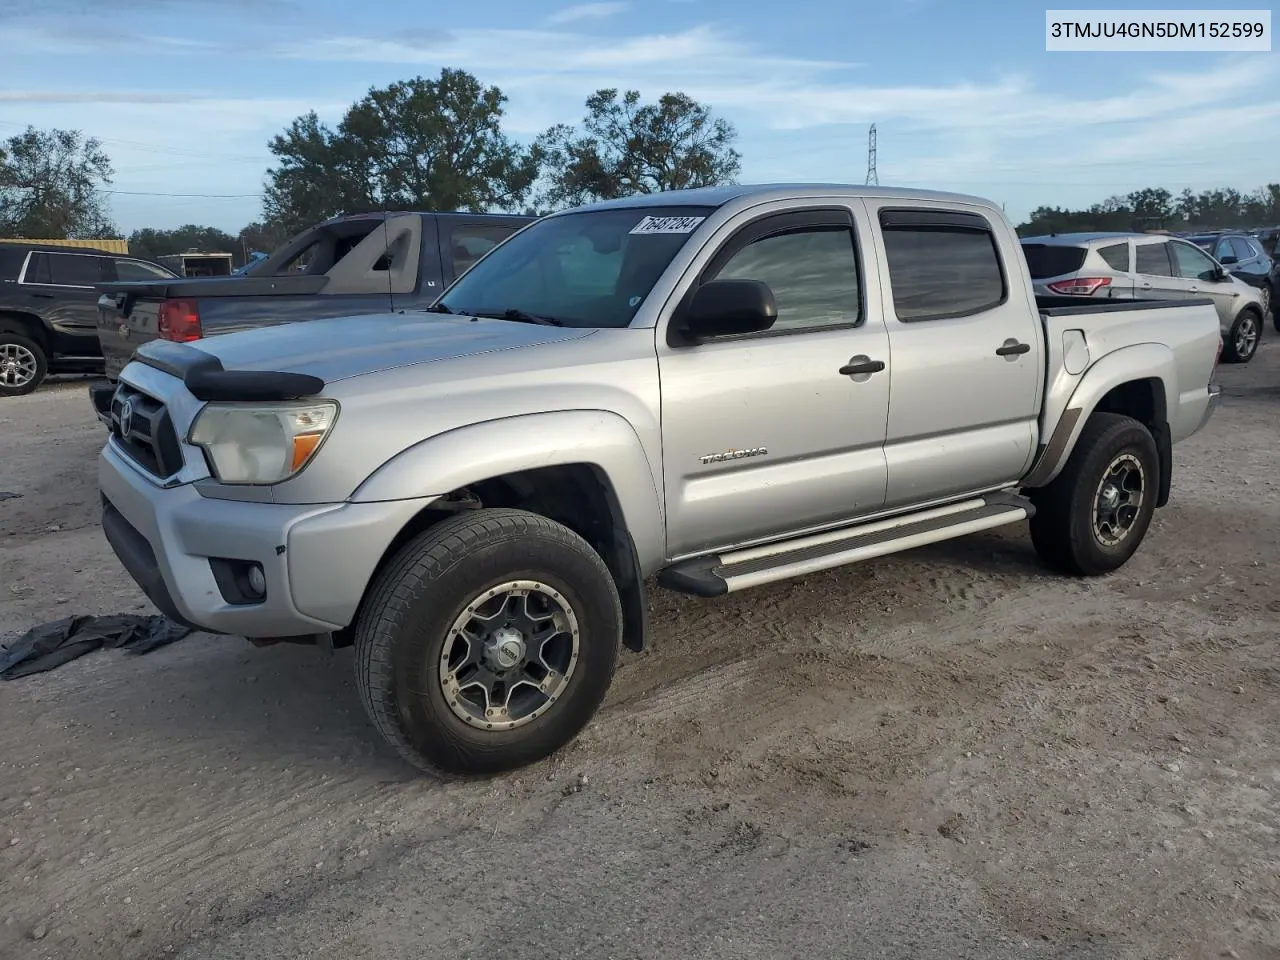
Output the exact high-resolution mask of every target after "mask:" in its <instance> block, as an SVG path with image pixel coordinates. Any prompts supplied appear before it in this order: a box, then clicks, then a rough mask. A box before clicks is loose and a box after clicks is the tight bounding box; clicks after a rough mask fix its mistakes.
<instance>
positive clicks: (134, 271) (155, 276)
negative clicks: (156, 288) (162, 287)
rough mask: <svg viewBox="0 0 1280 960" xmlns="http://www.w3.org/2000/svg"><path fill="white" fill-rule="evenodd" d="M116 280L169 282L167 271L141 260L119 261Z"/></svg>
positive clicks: (117, 262) (116, 262)
mask: <svg viewBox="0 0 1280 960" xmlns="http://www.w3.org/2000/svg"><path fill="white" fill-rule="evenodd" d="M115 264H116V279H118V280H168V279H170V274H169V272H168V271H167V270H163V269H161V268H160V267H156V266H152V265H151V264H149V263H143V262H142V261H141V260H117V261H115Z"/></svg>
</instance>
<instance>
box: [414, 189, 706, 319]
mask: <svg viewBox="0 0 1280 960" xmlns="http://www.w3.org/2000/svg"><path fill="white" fill-rule="evenodd" d="M711 209H712V208H709V207H685V206H676V207H631V208H619V209H605V210H592V211H583V212H578V213H568V214H562V215H559V216H553V217H547V218H545V219H543V220H539V221H536V222H535V223H534V224H533V225H531V226H530V227H528V228H527V229H525V230H522V231H521V232H520V233H518V234H516V236H514V237H511V238H510V239H509V240H508V241H507V242H506V243H504V244H503V245H502V246H501V247H499V248H498V249H497V250H494V251H493V254H492V255H491V256H488V257H485V258H484V259H483V260H482V261H480V262H479V263H477V264H475V266H474V267H473V268H472V269H470V270H468V271H467V272H466V273H465V274H464V275H463V276H462V277H460V278H459V279H458V281H457V282H456V283H454V284H453V286H451V287H450V288H449V290H448V291H447V292H446V293H445V295H444V296H443V297H441V298H440V301H439V305H440V306H444V307H447V308H448V309H450V310H452V311H453V312H454V313H460V314H477V313H484V314H498V315H501V314H503V313H505V312H506V311H508V310H520V311H523V312H525V313H532V314H539V315H542V316H548V317H554V318H555V319H557V320H559V321H561V322H562V323H564V324H566V325H567V326H571V327H625V326H627V325H628V324H629V323H630V322H631V320H632V318H633V317H634V316H635V314H636V311H637V310H639V309H640V306H641V305H642V304H643V303H644V300H645V297H647V296H648V295H649V291H650V290H652V289H653V285H654V284H655V283H656V282H657V280H658V278H659V277H660V276H662V273H663V271H665V270H666V269H667V266H668V265H669V264H670V263H671V259H672V258H673V257H674V256H675V255H676V253H677V251H679V250H680V248H681V247H683V246H684V245H685V244H686V243H687V242H688V240H689V237H690V235H691V234H692V233H693V231H694V230H696V229H697V226H698V224H700V223H701V222H702V221H703V220H704V219H706V217H707V215H708V214H710V213H711Z"/></svg>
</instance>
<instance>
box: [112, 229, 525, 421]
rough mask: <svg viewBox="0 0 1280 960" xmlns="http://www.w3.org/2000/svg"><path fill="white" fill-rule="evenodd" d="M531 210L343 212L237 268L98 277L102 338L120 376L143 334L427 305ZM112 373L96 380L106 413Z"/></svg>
mask: <svg viewBox="0 0 1280 960" xmlns="http://www.w3.org/2000/svg"><path fill="white" fill-rule="evenodd" d="M534 219H535V218H534V217H529V216H509V215H505V214H471V213H417V212H408V213H371V214H356V215H352V216H345V217H335V218H334V219H332V220H326V221H325V222H324V223H321V224H318V225H317V226H315V227H312V228H311V229H309V230H307V231H305V232H303V233H302V234H300V235H298V236H297V237H295V238H294V239H293V240H291V241H289V242H288V243H287V244H285V245H284V246H283V247H281V248H280V249H279V250H277V251H276V252H275V253H273V254H272V255H271V256H270V257H268V258H266V259H265V260H262V261H260V262H259V263H256V264H254V265H253V266H251V267H250V268H249V269H248V270H246V271H245V272H244V273H243V274H241V275H239V276H232V277H199V278H189V279H173V280H154V281H142V282H137V283H102V284H99V285H98V288H97V289H98V293H99V298H98V339H99V341H100V342H101V345H102V354H103V357H104V358H105V360H106V373H107V377H108V379H109V380H111V381H114V380H115V379H116V378H117V377H118V376H119V374H120V371H121V370H122V369H124V366H125V364H127V363H128V362H129V360H130V359H131V358H132V357H133V353H134V351H135V350H137V349H138V347H140V346H141V345H142V344H144V343H146V342H148V341H150V340H155V339H164V340H172V341H175V342H178V343H188V342H191V341H193V340H199V339H201V338H203V337H210V336H214V335H217V334H223V333H235V332H236V331H239V330H249V329H253V328H255V327H265V326H272V325H274V324H280V323H293V322H295V321H299V320H319V319H322V318H324V317H342V316H354V315H359V314H372V313H389V312H393V311H397V310H412V309H415V308H418V309H420V308H425V307H427V306H430V305H431V303H432V302H433V301H434V300H435V299H436V297H438V296H439V295H440V293H441V291H442V290H444V288H445V287H447V286H448V285H449V284H450V283H452V282H453V280H454V279H455V278H456V277H457V276H459V275H460V274H461V273H462V272H463V271H464V270H466V269H467V268H468V267H469V266H471V264H473V263H474V262H475V261H476V260H478V259H479V258H480V257H481V256H482V255H484V254H485V253H487V252H488V251H489V249H491V248H492V247H494V246H496V245H497V244H498V243H500V242H501V241H502V240H505V239H506V238H507V237H508V236H510V235H511V234H512V233H514V232H515V231H517V230H519V229H520V228H521V227H523V226H524V225H525V224H527V223H529V222H531V221H532V220H534ZM114 390H115V385H114V382H113V383H106V384H101V383H100V384H95V385H94V386H93V387H91V388H90V391H89V393H90V397H91V399H92V400H93V405H94V409H95V411H96V412H97V414H98V417H99V419H102V418H103V417H104V416H105V415H106V413H107V411H108V410H109V408H110V404H111V396H112V393H113V392H114Z"/></svg>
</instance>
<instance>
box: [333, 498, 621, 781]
mask: <svg viewBox="0 0 1280 960" xmlns="http://www.w3.org/2000/svg"><path fill="white" fill-rule="evenodd" d="M513 581H534V582H537V583H539V584H543V585H545V586H546V587H547V588H548V592H552V593H555V595H556V597H557V599H560V600H563V602H564V603H565V604H567V608H566V609H568V610H570V611H572V615H573V616H574V617H575V618H576V625H577V627H578V632H577V646H576V650H577V652H576V657H577V659H576V663H575V664H573V665H572V668H571V670H569V671H566V675H567V677H568V679H567V681H565V683H564V686H563V690H562V692H561V693H560V694H559V696H558V698H557V699H555V700H554V701H553V702H550V703H549V704H547V705H546V706H545V708H544V709H543V710H542V711H541V712H539V711H534V712H533V713H532V714H531V717H530V718H529V719H527V720H523V721H522V722H523V724H524V725H522V726H518V727H515V728H513V729H507V730H492V729H485V728H484V726H485V725H484V724H483V723H479V724H476V725H470V724H469V723H468V722H464V720H463V719H462V718H461V717H460V716H459V715H458V714H457V713H456V712H455V708H454V707H453V706H451V705H450V702H449V700H447V699H446V696H445V691H444V688H443V686H442V680H441V675H442V673H445V672H446V671H445V670H443V669H442V665H441V657H442V654H444V652H445V643H446V640H447V639H448V640H449V642H450V644H451V645H452V644H455V643H456V642H457V640H456V639H454V638H452V637H451V627H452V626H453V625H454V624H455V621H457V620H458V619H459V618H460V617H462V616H464V615H465V613H466V611H467V610H468V609H469V605H475V604H476V603H477V602H479V601H481V600H483V599H484V598H485V596H486V593H487V591H489V590H490V589H491V588H493V587H495V586H497V585H500V584H504V583H509V582H513ZM621 645H622V606H621V603H620V602H619V599H618V592H617V588H616V586H615V585H614V582H613V578H612V577H611V576H610V574H609V570H608V568H607V567H606V566H605V564H604V562H603V561H602V560H601V559H600V557H599V555H598V554H597V553H596V552H595V551H594V550H593V549H592V548H591V547H590V545H589V544H587V542H586V541H585V540H583V539H582V538H581V537H579V536H578V535H577V534H576V533H574V532H573V531H571V530H569V529H568V528H567V527H564V526H561V525H560V524H558V523H554V522H552V521H550V520H547V519H546V518H544V517H541V516H538V515H536V514H532V513H526V512H524V511H521V510H505V509H503V510H476V511H468V512H466V513H463V514H459V515H457V516H454V517H451V518H449V519H448V520H444V521H442V522H441V523H439V524H437V525H436V526H433V527H431V528H430V529H428V530H427V531H426V532H424V533H422V534H421V535H419V536H418V537H415V538H414V539H413V540H412V541H410V542H409V543H408V544H406V545H405V546H404V547H403V548H402V549H401V550H400V551H399V552H398V553H397V554H396V555H395V557H394V558H393V559H392V560H391V561H390V562H389V563H388V564H387V565H386V566H385V567H384V568H383V570H382V571H381V572H380V573H379V574H378V575H377V576H376V577H375V579H374V582H373V584H372V586H371V588H370V591H369V594H368V597H367V599H366V601H365V603H364V605H363V607H362V609H361V612H360V614H359V616H358V619H357V622H356V631H355V648H356V651H355V652H356V670H357V685H358V686H359V688H360V694H361V698H362V699H363V701H364V705H365V709H366V710H367V711H368V713H369V716H370V718H371V719H372V720H373V723H374V725H375V726H376V727H377V728H378V730H379V732H380V733H381V734H382V735H383V737H385V738H386V740H387V741H388V742H389V743H390V744H391V745H392V746H393V747H394V748H395V749H396V751H397V752H398V753H399V754H400V756H401V757H403V758H404V759H405V760H407V761H409V762H410V763H411V764H413V765H414V766H416V767H418V768H420V769H422V770H426V771H429V772H434V771H441V772H445V773H495V772H499V771H502V770H509V769H513V768H515V767H520V766H524V765H525V764H528V763H532V762H534V761H536V760H540V759H542V758H543V757H546V756H547V755H549V754H551V753H553V752H554V751H556V750H558V749H559V748H560V747H562V746H564V745H565V744H566V743H568V742H569V741H570V740H572V739H573V738H574V737H575V736H577V734H578V733H579V732H580V731H581V730H582V728H583V727H585V726H586V725H587V723H588V721H590V719H591V717H592V716H593V715H594V714H595V712H596V710H597V708H598V707H599V706H600V703H601V701H602V700H603V699H604V696H605V694H606V692H608V689H609V685H610V683H611V682H612V681H613V673H614V669H615V667H616V666H617V661H618V656H619V652H620V650H621ZM508 696H509V697H510V696H511V695H510V694H508ZM454 699H455V700H456V699H457V693H456V692H455V694H454ZM485 699H486V702H488V695H487V694H486V697H485ZM511 699H512V700H514V698H511ZM482 719H483V718H482Z"/></svg>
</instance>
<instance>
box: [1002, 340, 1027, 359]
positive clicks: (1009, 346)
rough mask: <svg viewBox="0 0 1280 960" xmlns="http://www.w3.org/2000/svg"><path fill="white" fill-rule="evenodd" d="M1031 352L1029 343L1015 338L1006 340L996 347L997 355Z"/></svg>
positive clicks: (1013, 355)
mask: <svg viewBox="0 0 1280 960" xmlns="http://www.w3.org/2000/svg"><path fill="white" fill-rule="evenodd" d="M1030 352H1031V344H1029V343H1019V342H1018V341H1017V340H1006V341H1005V342H1004V344H1003V345H1002V346H999V347H996V356H997V357H1016V356H1020V355H1021V354H1024V353H1030Z"/></svg>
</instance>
